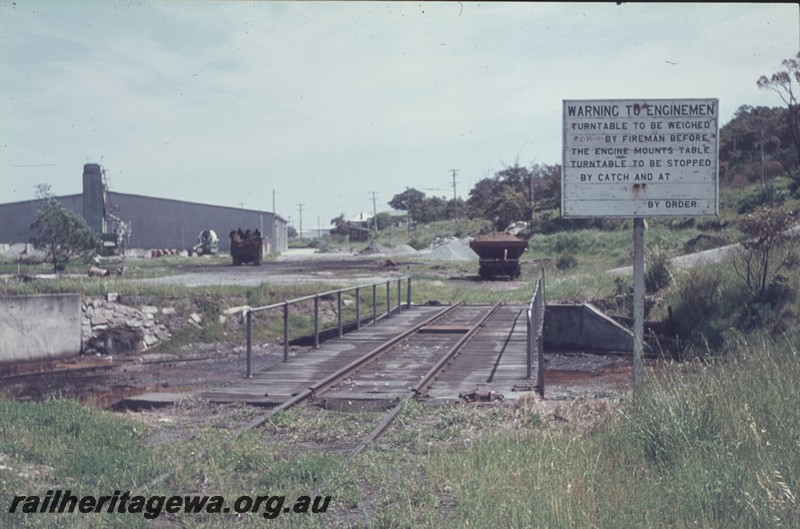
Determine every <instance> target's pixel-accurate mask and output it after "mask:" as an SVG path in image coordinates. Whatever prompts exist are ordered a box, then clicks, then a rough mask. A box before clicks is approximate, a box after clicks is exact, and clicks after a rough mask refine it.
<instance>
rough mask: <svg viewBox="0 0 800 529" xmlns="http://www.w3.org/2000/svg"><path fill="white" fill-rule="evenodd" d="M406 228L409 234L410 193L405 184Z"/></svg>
mask: <svg viewBox="0 0 800 529" xmlns="http://www.w3.org/2000/svg"><path fill="white" fill-rule="evenodd" d="M406 229H407V230H408V233H409V235H410V234H411V193H409V192H408V186H406Z"/></svg>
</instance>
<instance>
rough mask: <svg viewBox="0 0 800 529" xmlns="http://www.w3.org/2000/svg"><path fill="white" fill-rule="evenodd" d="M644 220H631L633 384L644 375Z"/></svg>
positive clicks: (640, 218)
mask: <svg viewBox="0 0 800 529" xmlns="http://www.w3.org/2000/svg"><path fill="white" fill-rule="evenodd" d="M643 353H644V219H643V218H642V217H636V218H634V219H633V383H634V384H638V383H639V382H641V381H642V376H643V375H644V363H643V362H642V355H643Z"/></svg>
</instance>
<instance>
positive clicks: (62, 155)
mask: <svg viewBox="0 0 800 529" xmlns="http://www.w3.org/2000/svg"><path fill="white" fill-rule="evenodd" d="M799 49H800V14H799V11H798V6H797V5H794V4H768V3H767V4H765V3H758V4H756V3H753V4H739V3H731V4H724V3H723V4H720V3H713V4H712V3H706V4H703V3H700V4H697V3H691V4H680V3H678V4H676V3H669V4H652V3H631V4H628V3H626V4H622V5H616V4H615V3H591V4H581V3H553V2H549V3H525V2H513V3H494V2H492V3H477V2H467V3H463V4H460V3H458V2H442V3H437V2H419V3H416V2H385V3H384V2H342V1H337V2H305V1H297V2H244V1H231V2H211V1H192V0H174V1H161V2H157V1H144V2H143V1H133V0H128V1H115V0H105V1H91V0H80V1H75V0H72V1H71V0H52V1H36V0H28V1H26V0H14V1H9V0H0V75H1V77H0V80H1V81H0V203H2V202H13V201H19V200H28V199H31V198H33V196H34V192H35V186H36V185H37V184H39V183H47V184H50V186H51V188H52V190H53V191H54V192H55V193H56V194H58V195H64V194H74V193H79V192H80V191H81V173H82V167H83V164H84V163H87V162H92V163H102V164H103V166H104V167H105V168H106V169H107V176H108V179H109V186H110V188H111V190H112V191H117V192H121V193H133V194H142V195H152V196H159V197H164V198H174V199H181V200H188V201H193V202H202V203H209V204H220V205H226V206H233V207H240V206H242V207H245V208H252V209H263V210H272V200H273V192H274V196H275V199H276V204H277V208H276V209H277V212H278V214H279V215H281V216H283V217H285V218H287V219H291V221H292V223H293V224H294V225H295V226H298V227H299V224H300V218H299V217H300V204H302V211H303V213H302V215H303V227H304V228H305V229H308V228H312V227H316V226H317V224H318V223H319V224H321V225H322V226H328V224H329V221H330V219H331V218H333V217H336V216H337V215H339V214H340V213H344V214H345V215H346V216H347V217H353V216H355V215H357V214H359V213H361V212H364V213H367V214H371V213H372V210H373V196H375V197H376V201H377V209H378V211H383V210H387V209H389V208H388V206H387V202H388V201H389V200H391V198H392V197H393V196H394V195H395V194H397V193H401V192H402V191H404V190H405V188H406V187H407V186H409V187H414V188H417V189H420V190H422V191H424V192H425V193H426V194H428V195H429V196H430V195H437V196H446V197H448V198H449V197H452V195H453V188H452V173H451V170H452V169H458V173H457V177H456V182H457V185H456V191H457V192H458V194H459V196H462V197H464V198H466V197H467V195H468V192H469V189H470V188H471V187H472V186H473V185H474V184H475V183H476V182H477V181H478V180H480V179H482V178H484V177H487V176H492V175H493V174H494V173H495V172H496V171H498V170H501V169H502V168H503V167H505V166H507V165H513V164H514V163H519V164H521V165H527V166H529V165H530V164H532V163H544V164H557V163H560V162H561V148H562V146H561V143H562V140H561V126H562V116H561V108H562V107H561V105H562V100H564V99H625V98H639V99H646V98H718V99H719V100H720V110H721V118H720V125H724V124H725V123H727V122H728V121H729V120H730V119H731V117H732V116H733V114H734V112H735V111H736V109H738V108H739V107H740V106H741V105H745V104H747V105H752V106H759V105H766V106H780V105H781V104H782V103H781V101H780V99H779V98H778V96H777V95H776V94H775V93H773V92H770V91H767V90H760V89H759V88H758V87H757V86H756V80H757V79H758V77H759V76H761V75H764V74H767V75H769V74H771V73H773V72H774V71H776V70H778V69H779V68H780V63H781V61H782V60H783V59H785V58H788V57H791V56H793V55H795V54H796V53H797V51H798V50H799Z"/></svg>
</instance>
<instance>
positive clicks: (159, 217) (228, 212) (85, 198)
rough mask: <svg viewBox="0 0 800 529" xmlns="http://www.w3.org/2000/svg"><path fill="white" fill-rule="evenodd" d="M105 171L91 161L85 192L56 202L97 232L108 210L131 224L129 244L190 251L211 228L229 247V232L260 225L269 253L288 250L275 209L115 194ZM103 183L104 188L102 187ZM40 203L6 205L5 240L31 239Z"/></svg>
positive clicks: (1, 211) (0, 209) (1, 239)
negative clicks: (105, 177)
mask: <svg viewBox="0 0 800 529" xmlns="http://www.w3.org/2000/svg"><path fill="white" fill-rule="evenodd" d="M101 175H102V169H101V168H100V166H99V165H97V164H86V165H85V166H84V179H83V190H84V192H83V194H81V195H68V196H61V197H56V200H58V201H59V202H60V203H61V204H62V205H63V206H64V207H65V208H67V209H69V210H72V211H74V212H76V213H78V214H79V215H82V216H83V217H84V218H85V219H86V221H87V224H88V225H89V226H90V227H92V228H94V229H95V230H96V231H98V230H99V231H101V232H102V231H103V230H104V229H105V222H104V220H103V219H102V217H103V215H104V214H113V215H115V216H116V217H119V218H120V219H122V220H124V221H125V222H127V223H129V225H130V228H131V230H130V239H129V241H128V247H129V248H144V249H167V250H172V249H176V250H188V249H189V248H192V247H193V246H194V245H195V244H197V239H198V236H199V235H200V233H201V232H202V231H203V230H207V229H211V230H214V231H215V232H217V235H218V236H219V242H220V250H222V251H227V250H228V249H229V248H230V240H229V237H228V234H229V233H230V232H231V231H233V230H236V229H238V228H242V229H259V230H260V231H261V234H262V236H263V239H264V244H265V246H266V251H268V252H273V251H277V252H282V251H285V250H286V249H287V248H288V234H287V222H286V220H284V219H283V218H281V217H279V216H277V215H275V214H274V213H272V212H269V211H260V210H253V209H240V208H230V207H225V206H213V205H209V204H198V203H194V202H184V201H181V200H172V199H165V198H156V197H147V196H141V195H130V194H126V193H116V192H111V191H107V190H106V189H105V185H104V183H103V182H102V176H101ZM98 176H99V180H98ZM98 182H99V184H100V186H102V187H100V188H98ZM98 189H99V191H98ZM103 197H104V198H103ZM103 204H104V206H105V209H104V210H103ZM39 205H40V203H39V201H38V200H26V201H23V202H13V203H10V204H0V243H6V244H14V243H26V242H28V241H29V240H30V237H31V235H32V232H31V229H30V226H31V224H33V222H34V221H35V220H36V214H37V211H38V209H39ZM98 215H99V216H100V217H101V219H100V220H98Z"/></svg>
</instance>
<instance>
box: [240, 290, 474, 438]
mask: <svg viewBox="0 0 800 529" xmlns="http://www.w3.org/2000/svg"><path fill="white" fill-rule="evenodd" d="M463 304H464V303H463V302H459V303H457V304H455V305H450V306H448V307H446V308H444V309H443V310H440V311H439V312H437V313H436V314H434V315H433V316H431V317H430V318H427V319H426V320H425V321H422V322H421V323H418V324H417V325H415V326H413V327H411V328H410V329H408V330H406V331H404V332H402V333H400V334H398V335H397V336H395V337H394V338H391V339H390V340H388V341H386V342H384V343H382V344H381V345H379V346H378V347H376V348H374V349H372V350H371V351H370V352H368V353H366V354H364V355H363V356H361V357H359V358H357V359H356V360H353V361H352V362H350V363H349V364H347V365H346V366H344V367H342V368H341V369H338V370H336V371H335V372H334V373H332V374H330V375H328V376H327V377H325V378H324V379H322V380H321V381H319V382H317V383H316V384H314V385H312V386H309V387H308V388H307V389H305V390H303V391H301V392H300V393H298V394H297V395H295V396H293V397H292V398H290V399H288V400H285V401H284V402H282V403H281V404H280V405H278V406H276V407H275V408H272V409H271V410H270V411H269V412H267V413H265V414H264V415H262V416H261V417H258V418H257V419H254V420H253V421H251V422H249V423H247V424H246V425H245V426H243V427H241V428H239V429H238V430H237V431H236V437H238V436H240V435H241V434H242V433H244V432H246V431H247V430H250V429H252V428H256V427H258V426H261V425H262V424H264V423H265V422H267V421H268V420H269V419H270V418H271V417H272V416H274V415H275V414H277V413H279V412H281V411H284V410H287V409H289V408H291V407H292V406H295V405H297V404H299V403H301V402H303V401H304V400H308V399H315V398H317V397H319V396H320V395H322V394H323V393H325V392H326V391H328V390H329V389H330V388H332V387H333V386H335V385H336V384H338V383H339V382H341V381H342V380H345V379H346V378H348V377H349V376H351V375H352V374H353V373H355V372H356V371H358V370H359V369H361V368H363V367H364V366H366V365H367V364H369V363H371V362H372V361H373V360H375V359H377V358H378V357H379V356H380V355H381V354H383V353H385V352H386V351H388V350H389V349H391V348H392V347H393V346H395V345H397V343H399V342H401V341H402V340H404V339H406V338H408V337H409V336H411V335H412V334H414V333H416V332H417V331H419V330H420V329H421V328H422V327H425V326H426V325H430V324H431V323H433V322H434V321H436V320H438V319H439V318H442V317H443V316H445V315H447V314H449V313H450V312H452V311H454V310H455V309H457V308H458V307H460V306H462V305H463Z"/></svg>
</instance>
